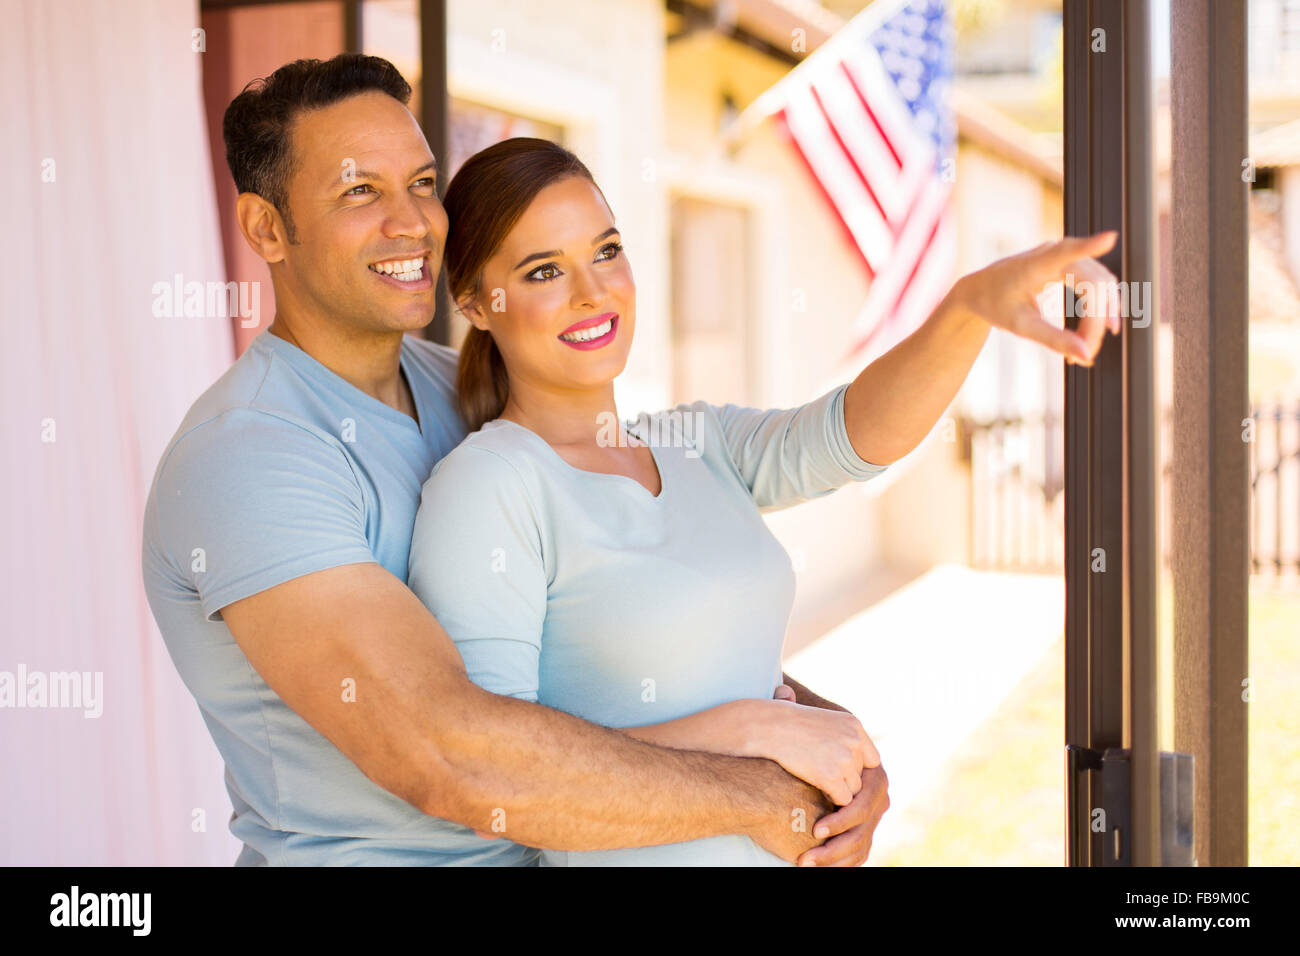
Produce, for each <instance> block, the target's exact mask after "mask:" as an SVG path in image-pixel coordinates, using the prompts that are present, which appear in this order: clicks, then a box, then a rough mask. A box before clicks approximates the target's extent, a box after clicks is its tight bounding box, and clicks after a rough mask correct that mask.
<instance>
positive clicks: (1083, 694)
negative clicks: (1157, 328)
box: [1062, 0, 1092, 866]
mask: <svg viewBox="0 0 1300 956" xmlns="http://www.w3.org/2000/svg"><path fill="white" fill-rule="evenodd" d="M1062 44H1063V51H1062V53H1063V58H1064V70H1063V74H1064V75H1063V81H1064V86H1065V89H1064V109H1065V117H1064V147H1065V154H1064V163H1065V200H1064V207H1065V231H1066V233H1074V232H1077V231H1079V229H1080V227H1078V226H1077V225H1076V224H1078V223H1086V222H1087V219H1088V211H1087V206H1086V202H1087V198H1088V182H1089V177H1088V156H1087V145H1088V126H1087V121H1088V4H1087V2H1086V0H1066V4H1065V10H1064V24H1063V39H1062ZM1081 177H1082V182H1080V178H1081ZM1067 324H1068V320H1067ZM1087 384H1088V379H1087V376H1086V375H1084V374H1082V373H1081V372H1080V371H1079V370H1077V369H1074V368H1072V367H1071V366H1068V365H1067V366H1066V370H1065V560H1064V566H1065V742H1066V745H1067V747H1076V748H1077V747H1082V748H1087V747H1088V746H1089V745H1090V740H1089V732H1088V713H1089V708H1088V560H1087V558H1088V548H1087V540H1088V512H1087V507H1086V491H1087V487H1088V472H1087V465H1088V449H1087V438H1088V401H1087ZM1069 755H1070V758H1071V759H1069V762H1068V763H1067V767H1066V774H1067V780H1066V790H1067V794H1068V799H1067V813H1068V814H1069V819H1068V820H1066V828H1067V834H1068V835H1067V848H1068V849H1067V861H1066V862H1067V863H1068V864H1069V865H1071V866H1087V865H1089V863H1090V862H1091V858H1092V857H1091V851H1090V841H1089V839H1088V829H1087V822H1086V821H1087V816H1088V809H1089V807H1090V806H1091V803H1090V802H1088V801H1080V800H1078V799H1076V795H1078V794H1079V793H1080V789H1081V788H1080V785H1081V784H1082V783H1083V782H1084V781H1086V780H1087V779H1088V777H1087V776H1086V775H1085V774H1086V772H1087V767H1086V765H1085V764H1084V763H1083V762H1082V761H1081V760H1075V759H1073V758H1074V751H1073V750H1070V751H1069Z"/></svg>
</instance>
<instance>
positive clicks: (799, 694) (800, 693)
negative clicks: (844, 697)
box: [781, 671, 849, 714]
mask: <svg viewBox="0 0 1300 956" xmlns="http://www.w3.org/2000/svg"><path fill="white" fill-rule="evenodd" d="M781 680H782V681H783V682H784V684H785V686H786V687H789V688H790V689H791V690H793V691H794V696H793V697H787V699H789V700H793V701H794V702H795V703H796V704H803V705H804V706H805V707H820V708H821V709H822V710H842V711H844V713H846V714H847V713H849V709H848V708H847V707H841V706H840V705H839V704H835V703H832V702H831V701H829V700H827V699H826V698H825V697H819V696H818V695H816V694H814V693H813V692H812V691H810V690H809V689H808V688H807V687H804V686H803V684H801V683H799V682H798V681H797V680H795V679H794V678H793V677H791V676H790V675H789V674H787V673H785V672H784V671H782V672H781ZM781 696H785V695H781Z"/></svg>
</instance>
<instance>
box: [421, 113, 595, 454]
mask: <svg viewBox="0 0 1300 956" xmlns="http://www.w3.org/2000/svg"><path fill="white" fill-rule="evenodd" d="M570 176H581V177H582V178H584V179H587V180H591V181H592V182H593V183H594V182H595V180H592V177H591V173H590V172H589V171H588V169H587V167H586V166H584V165H583V164H582V161H581V160H579V159H578V157H577V156H574V155H573V153H571V152H569V151H568V150H567V149H565V148H564V147H563V146H560V145H558V144H556V143H552V142H551V141H550V140H545V139H533V138H531V137H523V136H520V137H516V138H514V139H507V140H503V141H502V142H500V143H497V144H495V145H494V146H489V147H488V148H487V149H485V150H482V151H481V152H478V153H475V154H474V155H473V156H471V157H470V158H469V159H467V160H466V161H465V165H463V166H461V168H460V170H459V171H458V172H457V173H456V175H455V176H453V177H452V179H451V183H450V184H449V185H448V186H447V195H446V196H445V197H444V198H443V200H442V204H443V206H444V207H445V208H446V210H447V218H448V219H449V220H450V228H449V230H448V233H447V252H446V256H445V262H446V265H447V290H448V291H449V292H450V293H451V298H452V301H454V302H459V301H460V300H462V299H463V298H466V297H468V296H477V295H479V293H480V291H481V290H480V289H479V285H480V283H481V281H482V277H483V266H484V265H485V264H486V263H487V261H488V260H489V259H491V258H492V256H493V255H494V254H495V253H496V251H497V249H498V248H500V246H501V243H502V242H503V241H504V240H505V237H506V236H507V235H508V234H509V233H510V230H511V229H513V228H514V226H515V223H516V222H518V221H519V217H520V216H522V215H523V214H524V210H526V209H527V208H528V206H529V205H530V204H531V203H532V201H533V200H534V199H535V198H536V197H537V194H538V193H539V192H541V191H542V190H543V189H545V188H546V187H547V186H549V185H551V184H552V183H556V182H559V181H560V180H562V179H567V178H568V177H570ZM479 302H480V304H481V305H482V304H483V302H484V300H483V299H482V298H481V297H480V299H479ZM509 395H510V380H509V377H508V376H507V375H506V366H505V362H504V360H503V359H502V358H501V352H500V351H499V350H498V349H497V346H496V343H495V342H494V341H493V340H492V334H491V333H490V332H486V331H484V330H482V329H476V328H474V327H473V326H471V327H470V329H469V332H468V333H467V334H466V336H465V341H464V343H462V345H461V347H460V365H459V367H458V368H457V370H456V400H457V404H458V405H459V407H460V414H461V417H462V418H464V419H465V425H466V427H467V428H468V429H469V430H470V431H471V432H474V431H478V429H479V428H481V427H482V426H483V424H484V423H485V422H490V421H492V419H494V418H498V417H499V416H500V415H501V413H502V412H503V411H504V410H505V407H506V399H507V398H508V397H509Z"/></svg>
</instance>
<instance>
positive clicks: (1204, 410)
mask: <svg viewBox="0 0 1300 956" xmlns="http://www.w3.org/2000/svg"><path fill="white" fill-rule="evenodd" d="M1170 54H1171V57H1170V90H1171V104H1170V105H1171V113H1172V116H1171V119H1172V136H1173V156H1174V162H1173V183H1172V227H1173V228H1172V230H1171V232H1172V235H1173V256H1172V262H1173V289H1172V295H1173V300H1172V304H1173V309H1172V310H1171V316H1172V319H1171V321H1172V323H1173V332H1174V441H1173V448H1174V451H1173V476H1172V496H1173V500H1172V504H1173V508H1172V525H1173V527H1172V538H1173V555H1174V559H1173V577H1174V654H1175V657H1174V688H1175V699H1174V746H1175V747H1176V749H1178V750H1181V751H1186V752H1188V753H1191V754H1192V755H1193V756H1194V758H1195V814H1196V821H1195V827H1196V835H1195V852H1196V858H1197V861H1198V863H1199V864H1200V865H1202V866H1206V865H1212V866H1245V865H1246V864H1247V842H1246V837H1247V817H1246V811H1247V801H1246V783H1247V776H1246V769H1247V704H1246V703H1245V702H1244V701H1243V700H1242V697H1243V681H1244V680H1246V679H1247V678H1248V676H1249V674H1248V669H1247V668H1248V654H1247V651H1248V641H1247V619H1248V610H1247V609H1248V602H1247V599H1248V592H1249V563H1248V562H1249V531H1248V528H1249V525H1248V519H1249V502H1250V473H1249V467H1250V465H1249V458H1248V456H1247V450H1248V449H1247V445H1246V442H1245V441H1244V440H1243V431H1244V424H1243V423H1244V420H1245V419H1246V418H1247V417H1248V416H1249V414H1250V411H1249V400H1248V392H1247V347H1246V346H1247V329H1248V311H1249V305H1248V298H1247V248H1248V232H1247V197H1248V193H1247V190H1248V188H1249V187H1248V185H1247V182H1246V179H1245V177H1244V176H1243V172H1244V167H1243V163H1245V162H1246V161H1247V159H1248V156H1247V138H1246V137H1247V126H1246V123H1247V61H1246V3H1245V0H1181V2H1180V3H1179V4H1178V15H1177V16H1175V17H1173V18H1172V24H1171V45H1170Z"/></svg>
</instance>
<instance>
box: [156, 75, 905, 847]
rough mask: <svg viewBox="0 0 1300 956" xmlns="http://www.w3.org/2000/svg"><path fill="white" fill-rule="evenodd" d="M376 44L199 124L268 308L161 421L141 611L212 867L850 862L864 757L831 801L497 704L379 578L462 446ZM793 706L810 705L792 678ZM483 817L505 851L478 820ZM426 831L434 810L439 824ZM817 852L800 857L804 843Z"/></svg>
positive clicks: (421, 208)
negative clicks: (682, 846) (244, 342)
mask: <svg viewBox="0 0 1300 956" xmlns="http://www.w3.org/2000/svg"><path fill="white" fill-rule="evenodd" d="M410 92H411V90H410V87H409V86H408V85H407V83H406V82H405V80H403V79H402V77H401V76H400V74H399V73H398V72H397V71H396V70H395V69H394V68H393V67H392V65H391V64H389V63H388V62H387V61H384V60H380V59H377V58H374V57H365V56H359V55H345V56H340V57H336V58H334V59H333V60H330V61H328V62H323V63H322V62H319V61H298V62H295V63H291V64H288V65H286V66H284V67H282V68H281V69H279V70H277V71H276V72H275V73H274V74H272V75H271V76H270V77H269V78H267V79H265V80H262V81H257V82H256V83H254V84H251V85H250V86H249V88H247V89H246V90H245V91H244V92H242V93H241V94H240V95H239V96H238V97H236V98H235V100H234V101H233V102H232V103H231V104H230V107H229V109H228V110H227V112H226V116H225V121H224V124H223V134H224V137H225V141H226V150H227V160H228V162H229V164H230V168H231V172H232V174H233V175H234V179H235V183H236V185H237V186H238V189H239V198H238V203H237V217H238V222H239V226H240V229H241V231H242V232H243V234H244V238H245V239H246V241H247V242H248V243H249V245H250V246H251V247H252V248H253V249H254V250H255V251H256V252H257V254H258V255H260V256H261V257H262V258H263V259H264V260H265V261H266V262H267V263H268V264H269V266H270V271H271V279H272V283H273V285H274V288H275V301H276V316H275V320H274V322H273V323H272V325H271V326H270V328H269V329H267V330H266V331H265V332H263V333H262V334H260V335H259V336H258V337H257V338H256V339H255V340H254V341H253V342H252V344H251V345H250V346H249V348H248V350H247V351H246V352H245V354H244V355H243V356H242V357H241V358H240V359H239V360H238V361H237V362H236V363H235V364H234V366H232V367H231V368H230V370H229V371H227V372H226V374H225V375H223V376H222V377H221V378H220V379H219V380H218V381H217V382H216V383H215V384H214V385H213V386H212V387H211V388H209V389H208V391H207V392H205V393H204V394H203V395H202V396H201V397H200V398H199V399H198V401H197V402H195V404H194V406H193V407H192V408H191V409H190V411H189V413H188V414H187V415H186V417H185V420H184V421H183V422H182V423H181V426H180V428H179V429H178V430H177V432H176V435H175V436H174V438H173V439H172V441H171V443H170V444H169V446H168V448H167V449H166V451H165V452H164V454H163V457H162V460H161V461H160V463H159V466H158V470H157V473H156V475H155V478H154V484H153V488H152V489H151V491H150V495H149V501H148V506H147V509H146V514H145V526H144V543H143V564H144V579H145V586H146V590H147V593H148V596H149V601H150V605H151V607H152V609H153V613H154V616H155V617H156V619H157V621H158V625H159V628H160V630H161V631H162V635H163V637H164V639H165V641H166V643H167V647H168V650H169V651H170V653H171V656H172V659H173V661H174V662H175V664H176V667H177V669H178V670H179V672H180V674H181V676H182V678H183V679H184V681H185V683H186V685H187V686H188V687H189V689H190V691H191V692H192V693H193V694H194V697H195V699H196V700H197V702H198V704H199V707H200V709H201V711H202V713H203V717H204V719H205V721H206V722H207V725H208V728H209V730H210V731H211V733H212V736H213V739H214V740H215V742H216V744H217V747H218V749H219V750H220V752H221V754H222V757H223V758H224V760H225V764H226V783H227V789H228V791H229V793H230V798H231V801H232V803H233V805H234V814H233V817H232V818H231V822H230V826H231V830H232V832H234V834H235V835H236V836H237V837H239V839H241V840H242V841H243V842H244V849H243V851H242V853H241V854H240V856H239V860H238V863H240V864H245V865H266V864H271V865H283V864H306V865H315V864H347V863H355V864H420V865H423V864H445V863H473V864H484V863H486V864H524V865H527V864H532V863H535V862H536V853H535V851H533V850H530V849H529V847H547V848H554V849H561V850H592V849H607V848H614V847H626V846H645V845H652V844H660V843H669V842H677V841H683V840H688V839H694V838H698V837H706V836H713V835H718V834H726V833H744V834H747V835H749V836H751V837H753V839H754V840H756V841H757V842H759V843H760V844H761V845H763V846H765V847H766V848H768V849H770V850H771V851H772V852H774V853H776V854H778V855H780V856H783V857H784V858H786V859H788V860H794V859H796V858H797V857H799V856H800V854H804V859H805V861H807V860H808V859H809V856H808V854H809V852H811V853H813V854H814V856H813V857H812V858H814V859H817V862H818V863H819V864H828V863H836V862H839V863H857V862H861V860H862V859H865V856H866V852H867V848H868V847H869V846H870V841H871V834H872V831H873V830H874V828H875V825H876V823H877V821H878V820H879V818H880V815H881V813H883V812H884V809H885V807H886V806H887V798H886V796H885V779H884V774H883V772H880V771H878V770H877V771H868V772H866V773H864V775H863V787H862V789H861V791H860V792H859V795H858V798H857V799H855V800H854V801H853V803H852V804H850V805H849V806H848V807H844V808H841V809H840V810H839V811H838V812H837V813H836V814H835V816H834V818H833V821H832V823H833V825H832V827H831V833H832V835H834V834H836V833H841V831H842V835H840V836H838V837H835V840H834V841H832V842H831V843H828V845H826V846H824V847H819V848H817V849H815V850H812V849H811V848H813V847H814V844H815V843H819V842H820V840H819V839H818V838H817V837H814V836H813V835H812V834H811V833H807V832H804V831H803V829H802V828H798V827H792V826H791V819H792V816H793V817H794V818H799V816H800V815H799V814H798V813H797V812H796V811H799V810H802V811H803V816H804V818H807V819H809V820H817V819H818V818H819V817H821V816H822V815H823V814H824V813H825V812H826V810H827V809H829V804H828V803H827V801H826V800H825V798H824V797H823V796H822V795H821V794H820V793H818V792H816V791H815V790H814V789H813V788H811V787H809V786H808V785H807V784H804V783H803V782H801V781H798V780H796V779H795V778H793V777H791V776H790V775H789V774H787V773H786V772H785V771H784V770H782V769H781V768H780V767H779V766H778V765H776V764H775V763H772V762H770V761H766V760H757V759H746V758H740V757H729V756H721V755H716V754H706V753H699V752H693V751H685V750H670V749H664V748H660V747H656V746H653V745H650V744H647V743H643V742H641V741H638V740H636V739H634V738H632V737H630V736H627V735H625V734H623V733H620V732H618V731H615V730H610V729H607V728H604V727H599V726H596V725H594V724H590V723H587V722H585V721H582V720H579V719H577V718H576V717H573V716H571V715H569V714H565V713H562V712H560V711H556V710H552V709H548V708H545V707H542V706H539V705H537V704H534V703H529V702H526V701H522V700H516V699H513V698H509V697H501V696H497V695H494V694H491V693H488V692H486V691H484V690H482V689H481V688H479V687H477V686H475V685H474V684H473V683H472V682H470V681H469V679H468V678H467V676H466V672H465V667H464V665H463V663H462V661H461V659H460V656H459V655H458V653H457V651H456V649H455V645H454V644H453V643H452V642H451V640H450V639H449V638H448V636H447V634H446V633H445V631H444V630H443V629H442V627H441V626H440V625H439V624H438V622H437V621H436V620H435V619H434V617H433V616H432V615H431V614H430V613H429V611H428V610H426V608H425V607H424V605H423V604H422V603H421V602H420V601H419V599H418V598H416V596H415V595H414V594H412V593H411V591H410V590H408V588H407V586H406V584H405V583H404V582H405V580H406V578H407V556H408V552H409V549H410V542H411V531H412V526H413V522H414V517H415V512H416V508H417V506H418V504H419V498H420V489H421V485H422V484H423V482H424V480H425V479H426V478H427V477H428V475H429V472H430V470H431V469H432V467H433V465H434V463H435V462H437V461H438V460H439V459H440V458H441V457H442V456H444V455H445V454H447V452H449V451H450V450H451V449H452V448H453V447H455V446H456V445H457V444H458V443H459V442H460V441H461V439H462V438H464V437H465V428H464V425H463V423H462V421H461V419H460V417H459V416H458V414H457V413H456V411H455V408H456V405H455V401H454V380H455V373H456V353H455V352H454V351H453V350H451V349H449V348H446V347H443V346H439V345H435V344H432V343H429V342H425V341H422V340H418V339H415V338H413V337H408V336H406V335H405V334H404V333H406V332H408V331H412V330H416V329H419V328H422V327H423V326H425V325H426V324H427V323H428V322H429V321H431V319H432V317H433V312H434V288H435V283H434V279H435V278H436V276H437V273H438V271H439V269H440V267H441V262H442V254H443V243H444V240H445V238H446V234H447V216H446V213H445V212H444V210H443V208H442V205H441V204H440V203H439V201H438V197H437V194H436V192H435V189H434V187H435V175H436V169H435V167H434V161H433V157H432V155H431V154H430V152H429V148H428V145H427V143H426V142H425V139H424V136H423V135H422V134H421V132H420V129H419V127H418V125H417V124H416V122H415V119H414V118H413V117H412V115H411V113H410V112H409V110H408V109H407V108H406V105H405V104H406V103H407V100H408V98H409V96H410ZM797 692H798V694H799V695H800V700H801V702H815V701H813V700H812V698H810V697H805V696H804V695H806V691H804V690H803V689H802V688H797ZM505 806H508V807H509V811H508V816H507V818H506V819H507V821H508V822H507V831H506V832H505V833H504V834H502V835H505V836H508V837H509V838H510V841H509V842H507V841H505V840H491V839H481V838H479V837H473V836H468V835H467V834H466V833H465V832H464V830H463V828H462V827H457V826H454V825H453V823H454V824H461V825H463V826H468V827H471V828H473V829H477V830H480V831H485V832H487V833H498V832H500V831H499V829H498V828H497V827H495V826H494V823H495V822H497V821H499V820H500V819H501V810H502V809H503V808H504V807H505ZM448 821H451V822H448ZM816 855H820V858H817V856H816Z"/></svg>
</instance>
